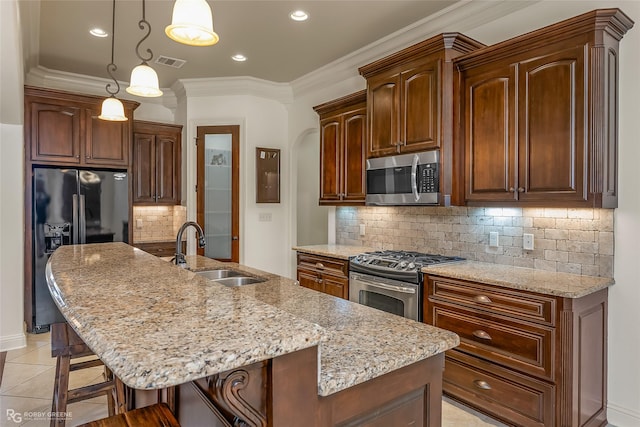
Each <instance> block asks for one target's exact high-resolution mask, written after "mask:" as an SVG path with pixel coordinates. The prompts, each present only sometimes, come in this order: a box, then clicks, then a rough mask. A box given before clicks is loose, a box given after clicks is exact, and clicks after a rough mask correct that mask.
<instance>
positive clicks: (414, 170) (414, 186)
mask: <svg viewBox="0 0 640 427" xmlns="http://www.w3.org/2000/svg"><path fill="white" fill-rule="evenodd" d="M419 160H420V157H418V155H417V154H414V155H413V162H411V190H412V191H413V197H415V199H416V202H417V201H418V200H420V194H419V193H418V161H419Z"/></svg>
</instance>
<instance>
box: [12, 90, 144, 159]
mask: <svg viewBox="0 0 640 427" xmlns="http://www.w3.org/2000/svg"><path fill="white" fill-rule="evenodd" d="M24 95H25V96H24V99H25V142H26V145H27V153H28V155H29V158H28V159H27V160H28V161H29V162H30V163H33V164H51V165H61V166H63V165H75V166H80V167H83V166H85V167H94V168H95V167H100V168H103V167H104V168H120V169H128V168H129V165H130V160H131V156H130V151H131V129H132V128H131V121H132V119H133V110H134V109H135V108H136V107H137V106H138V105H139V104H138V103H137V102H132V101H123V105H124V107H125V115H126V117H127V118H128V119H129V120H127V121H125V122H110V121H105V120H100V119H98V115H99V114H100V109H101V106H102V101H103V100H104V98H103V97H97V96H90V95H80V94H74V93H68V92H62V91H57V90H52V89H44V88H36V87H30V86H25V89H24Z"/></svg>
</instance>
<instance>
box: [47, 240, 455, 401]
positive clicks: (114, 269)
mask: <svg viewBox="0 0 640 427" xmlns="http://www.w3.org/2000/svg"><path fill="white" fill-rule="evenodd" d="M186 260H187V264H188V265H189V268H190V269H192V270H194V271H197V270H211V269H217V268H234V269H238V270H242V271H244V272H247V273H249V274H251V275H255V276H260V277H262V278H265V279H267V280H266V281H265V282H263V283H259V284H255V285H247V286H242V287H237V288H228V287H225V286H222V285H219V284H217V283H215V282H210V281H207V280H206V279H203V278H202V277H200V276H198V275H196V274H195V273H194V272H193V271H188V270H185V269H181V268H179V267H176V266H175V265H172V264H170V263H167V262H165V261H162V260H160V259H159V258H156V257H154V256H152V255H149V254H147V253H145V252H144V251H141V250H139V249H135V248H133V247H130V246H128V245H126V244H123V243H102V244H90V245H81V246H63V247H61V248H59V249H58V250H57V251H56V252H55V253H54V254H53V256H52V257H51V259H50V262H49V264H48V269H47V279H48V282H49V288H50V291H51V293H52V295H53V296H54V300H56V303H57V304H58V305H59V307H60V309H61V311H62V313H63V314H64V315H65V317H66V318H67V319H68V321H69V323H70V324H71V325H72V326H73V327H74V329H76V331H77V332H78V333H79V335H80V336H81V337H82V338H83V339H84V340H85V342H86V343H87V344H88V345H89V347H91V349H92V350H94V352H95V353H96V354H97V355H98V356H99V357H100V358H101V359H102V360H103V361H104V362H105V364H106V365H107V366H109V368H111V369H112V370H113V371H114V373H115V374H116V375H117V376H118V377H120V378H121V379H122V380H123V382H125V384H127V385H129V386H130V387H133V388H139V389H154V388H163V387H168V386H172V385H176V384H181V383H185V382H187V381H190V380H194V379H197V378H202V377H204V376H208V375H212V374H215V373H219V372H224V371H227V370H230V369H235V368H238V367H240V366H244V365H248V364H250V363H255V362H258V361H261V360H265V359H269V358H274V357H277V356H280V355H283V354H286V353H290V352H294V351H297V350H300V349H303V348H307V347H311V346H315V345H318V346H319V353H318V354H319V365H320V371H319V379H318V393H319V394H320V395H322V396H326V395H330V394H332V393H336V392H338V391H340V390H343V389H345V388H348V387H351V386H354V385H356V384H360V383H362V382H365V381H367V380H370V379H373V378H376V377H378V376H380V375H383V374H385V373H387V372H390V371H392V370H394V369H398V368H401V367H404V366H407V365H410V364H412V363H414V362H417V361H420V360H423V359H426V358H428V357H431V356H434V355H437V354H439V353H442V352H444V351H445V350H448V349H450V348H452V347H455V346H456V345H458V344H459V338H458V336H457V335H456V334H454V333H452V332H449V331H445V330H442V329H439V328H435V327H433V326H430V325H426V324H423V323H419V322H414V321H412V320H408V319H404V318H402V317H399V316H394V315H392V314H388V313H385V312H382V311H379V310H375V309H372V308H369V307H365V306H362V305H359V304H355V303H352V302H349V301H346V300H342V299H339V298H335V297H332V296H329V295H325V294H322V293H319V292H315V291H312V290H309V289H305V288H302V287H300V286H299V285H298V283H297V282H296V281H295V280H291V279H287V278H284V277H281V276H278V275H274V274H270V273H266V272H264V271H260V270H257V269H253V268H248V267H246V266H243V265H239V264H234V263H222V262H219V261H215V260H212V259H209V258H205V257H201V256H187V257H186Z"/></svg>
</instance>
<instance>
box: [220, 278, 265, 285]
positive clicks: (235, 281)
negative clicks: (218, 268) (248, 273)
mask: <svg viewBox="0 0 640 427" xmlns="http://www.w3.org/2000/svg"><path fill="white" fill-rule="evenodd" d="M264 281H265V279H259V278H257V277H243V276H241V277H225V278H223V279H216V280H214V282H216V283H220V284H221V285H225V286H230V287H235V286H243V285H251V284H254V283H260V282H264Z"/></svg>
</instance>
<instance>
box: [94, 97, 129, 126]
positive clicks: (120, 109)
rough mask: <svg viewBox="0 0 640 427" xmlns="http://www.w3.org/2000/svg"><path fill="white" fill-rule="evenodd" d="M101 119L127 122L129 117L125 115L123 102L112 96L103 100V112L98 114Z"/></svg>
mask: <svg viewBox="0 0 640 427" xmlns="http://www.w3.org/2000/svg"><path fill="white" fill-rule="evenodd" d="M98 118H99V119H101V120H110V121H112V122H125V121H127V120H128V119H127V117H126V116H125V115H124V106H123V105H122V102H120V100H119V99H118V98H116V97H115V96H110V97H109V98H106V99H105V100H104V101H102V112H101V113H100V115H99V116H98Z"/></svg>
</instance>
